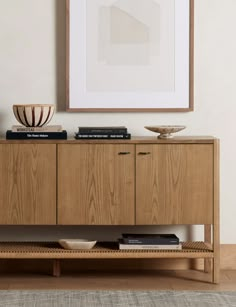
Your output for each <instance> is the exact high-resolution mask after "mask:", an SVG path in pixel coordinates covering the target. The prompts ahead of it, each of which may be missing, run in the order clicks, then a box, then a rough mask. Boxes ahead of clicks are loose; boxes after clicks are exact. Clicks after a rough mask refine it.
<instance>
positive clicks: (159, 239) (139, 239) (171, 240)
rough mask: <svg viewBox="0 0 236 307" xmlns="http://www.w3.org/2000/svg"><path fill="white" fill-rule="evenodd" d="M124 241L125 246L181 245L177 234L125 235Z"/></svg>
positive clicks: (123, 235)
mask: <svg viewBox="0 0 236 307" xmlns="http://www.w3.org/2000/svg"><path fill="white" fill-rule="evenodd" d="M122 239H123V242H124V243H125V244H143V245H144V244H159V245H161V244H163V245H166V244H168V245H171V244H173V245H176V244H179V238H178V237H177V236H176V235H175V234H134V233H132V234H131V233H124V234H122Z"/></svg>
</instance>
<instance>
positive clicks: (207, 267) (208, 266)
mask: <svg viewBox="0 0 236 307" xmlns="http://www.w3.org/2000/svg"><path fill="white" fill-rule="evenodd" d="M204 241H205V242H206V243H209V244H211V225H204ZM211 271H212V261H211V259H209V258H206V259H204V272H205V273H210V272H211Z"/></svg>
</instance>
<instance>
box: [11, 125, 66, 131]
mask: <svg viewBox="0 0 236 307" xmlns="http://www.w3.org/2000/svg"><path fill="white" fill-rule="evenodd" d="M11 131H12V132H62V126H61V125H55V126H44V127H24V126H17V125H14V126H12V129H11Z"/></svg>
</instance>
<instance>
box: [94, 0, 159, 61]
mask: <svg viewBox="0 0 236 307" xmlns="http://www.w3.org/2000/svg"><path fill="white" fill-rule="evenodd" d="M137 2H138V3H137ZM98 44H99V46H98V60H102V61H105V62H106V64H107V65H149V64H150V61H151V58H150V57H151V56H152V55H155V54H158V53H159V48H160V6H159V4H158V3H156V2H154V1H152V0H125V1H124V0H118V1H116V2H114V3H113V4H112V5H111V6H107V7H105V6H102V7H100V9H99V38H98Z"/></svg>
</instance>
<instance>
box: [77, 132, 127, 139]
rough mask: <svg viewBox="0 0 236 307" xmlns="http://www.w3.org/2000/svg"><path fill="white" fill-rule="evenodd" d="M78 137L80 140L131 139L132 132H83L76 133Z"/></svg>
mask: <svg viewBox="0 0 236 307" xmlns="http://www.w3.org/2000/svg"><path fill="white" fill-rule="evenodd" d="M75 138H76V139H80V140H88V139H90V140H96V139H100V140H102V139H104V140H106V139H108V140H115V139H117V140H122V139H123V140H124V139H125V140H127V139H128V140H129V139H131V134H130V133H123V134H81V133H76V134H75Z"/></svg>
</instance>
